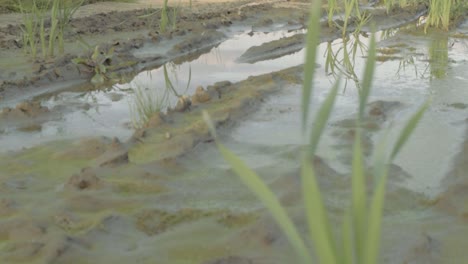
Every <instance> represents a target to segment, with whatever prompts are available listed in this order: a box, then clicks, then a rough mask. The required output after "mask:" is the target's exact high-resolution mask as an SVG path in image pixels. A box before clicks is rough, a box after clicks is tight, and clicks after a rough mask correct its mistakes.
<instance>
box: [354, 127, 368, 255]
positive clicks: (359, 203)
mask: <svg viewBox="0 0 468 264" xmlns="http://www.w3.org/2000/svg"><path fill="white" fill-rule="evenodd" d="M352 166H353V169H352V170H353V173H352V180H351V185H352V191H353V192H352V217H353V228H354V239H355V240H354V241H355V243H354V245H355V247H356V251H355V252H356V259H357V263H362V259H363V251H364V239H365V230H366V215H367V214H366V197H367V194H366V178H365V174H364V158H363V150H362V143H361V130H360V128H357V129H356V136H355V140H354V147H353V161H352Z"/></svg>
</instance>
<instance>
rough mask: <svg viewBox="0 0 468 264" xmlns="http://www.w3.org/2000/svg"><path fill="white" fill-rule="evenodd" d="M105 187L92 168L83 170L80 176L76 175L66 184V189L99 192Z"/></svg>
mask: <svg viewBox="0 0 468 264" xmlns="http://www.w3.org/2000/svg"><path fill="white" fill-rule="evenodd" d="M102 187H103V182H102V181H101V180H100V179H99V178H98V177H97V176H96V174H95V173H94V172H93V171H92V169H91V168H83V169H81V172H80V173H79V174H74V175H72V176H71V177H70V179H69V180H68V182H67V183H66V184H65V189H68V190H70V189H74V190H80V191H82V190H97V189H100V188H102Z"/></svg>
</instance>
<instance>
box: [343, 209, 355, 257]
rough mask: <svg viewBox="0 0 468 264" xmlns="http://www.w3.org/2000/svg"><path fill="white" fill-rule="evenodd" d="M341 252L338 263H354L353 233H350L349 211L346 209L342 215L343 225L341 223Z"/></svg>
mask: <svg viewBox="0 0 468 264" xmlns="http://www.w3.org/2000/svg"><path fill="white" fill-rule="evenodd" d="M341 234H342V239H341V240H342V243H343V247H342V252H341V256H340V257H341V259H340V263H342V264H353V263H354V255H353V235H352V221H351V213H350V211H349V209H348V210H346V212H345V215H344V217H343V225H342V231H341Z"/></svg>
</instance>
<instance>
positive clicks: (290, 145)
mask: <svg viewBox="0 0 468 264" xmlns="http://www.w3.org/2000/svg"><path fill="white" fill-rule="evenodd" d="M464 29H465V27H464V26H462V27H461V28H460V30H461V31H463V30H464ZM297 33H303V32H301V31H294V32H287V31H278V32H270V33H260V32H250V31H245V32H242V33H239V34H235V35H234V36H233V37H232V38H230V39H229V40H227V41H225V42H223V43H221V44H220V45H219V46H217V47H215V48H213V49H212V50H211V51H210V52H209V53H207V54H203V55H201V56H200V57H198V58H197V59H196V60H193V61H191V62H184V63H182V64H176V63H170V64H167V65H166V69H167V70H168V73H169V77H170V78H171V80H172V82H173V83H174V85H175V87H176V88H177V92H178V93H181V94H193V93H194V92H195V89H196V87H197V86H199V85H201V86H204V87H206V86H208V85H212V84H213V83H216V82H220V81H230V82H237V81H241V80H244V79H246V78H247V77H248V76H255V75H260V74H263V73H269V72H272V71H278V70H281V69H284V68H288V67H292V66H295V65H298V64H300V63H301V62H302V58H303V56H304V54H303V51H301V52H298V53H294V54H290V55H287V56H283V57H280V58H277V59H274V60H268V61H260V62H256V63H253V64H247V63H237V62H236V60H237V58H239V57H240V56H241V55H242V54H243V53H244V52H245V51H246V50H247V49H248V48H249V47H251V46H254V45H260V44H262V43H265V42H269V41H272V40H276V39H279V38H281V37H285V36H290V35H292V34H297ZM384 33H385V32H384ZM356 40H357V39H354V40H353V39H351V40H350V41H351V42H349V43H348V45H351V44H352V41H356ZM359 40H361V41H362V42H363V43H364V44H365V43H366V42H367V38H364V37H360V39H359ZM350 43H351V44H350ZM330 44H331V45H330V46H329V45H328V43H323V44H321V45H320V47H319V61H318V64H319V66H318V70H317V79H316V86H317V88H316V92H315V93H316V94H315V97H314V98H315V99H314V100H313V101H312V102H311V107H312V108H313V109H314V108H316V106H317V105H318V103H319V102H321V101H322V100H323V98H324V97H325V96H326V94H327V92H328V89H329V87H330V86H331V83H332V82H333V79H334V78H333V74H330V73H326V72H325V65H326V59H325V54H327V51H328V52H334V53H339V52H340V50H343V40H336V41H334V42H332V43H330ZM379 46H380V53H379V56H381V59H382V61H381V62H379V63H378V64H377V69H376V76H375V79H374V90H373V93H372V94H371V99H370V102H371V103H370V105H369V109H370V112H369V113H368V114H367V118H368V123H367V124H369V126H368V129H367V130H366V133H365V136H366V140H365V143H366V146H367V148H368V149H369V150H370V149H372V148H373V146H374V145H375V142H377V141H378V140H379V139H380V138H382V137H383V136H384V135H387V139H388V140H389V141H390V142H391V141H392V140H394V139H395V135H396V131H399V129H400V128H401V127H402V124H403V122H404V120H406V119H407V118H408V117H409V116H410V114H411V113H412V112H414V111H415V110H416V109H417V108H418V106H419V105H421V104H422V103H423V102H425V101H426V100H427V99H428V98H430V99H431V107H430V108H429V110H428V111H427V113H426V115H425V117H424V119H423V120H422V122H421V124H420V125H419V127H418V129H417V130H416V133H415V134H414V135H413V136H412V139H411V140H410V142H409V144H408V145H407V146H406V147H405V149H404V150H403V153H402V154H401V156H400V157H399V159H398V160H397V162H396V164H395V165H394V166H393V167H392V169H391V176H392V177H390V182H389V190H388V197H389V198H388V199H387V206H386V215H387V216H388V217H387V218H386V220H385V222H384V247H383V248H384V249H385V250H383V254H382V255H383V257H382V258H383V263H395V262H397V263H401V262H405V261H406V262H409V263H441V262H440V261H439V260H441V259H446V257H447V256H451V257H453V258H454V259H455V262H454V263H463V260H466V256H465V255H464V254H463V252H462V250H461V245H460V244H462V243H460V242H463V241H464V238H465V237H466V236H462V235H457V234H467V233H468V230H467V229H468V228H467V227H466V224H463V222H462V221H460V219H459V218H457V217H456V216H454V214H452V213H446V212H445V211H435V210H433V209H432V207H430V205H431V203H433V200H431V199H432V198H433V197H434V196H436V195H438V194H440V192H441V191H443V189H441V188H440V186H441V185H440V181H441V180H442V179H444V178H445V177H446V176H447V175H448V173H449V172H450V171H451V170H453V169H454V168H453V166H454V165H453V160H454V159H455V157H456V155H457V154H458V153H459V152H460V151H461V148H462V143H463V141H465V140H467V136H466V132H465V130H466V116H467V114H468V107H467V105H468V99H467V98H468V94H467V90H466V87H467V86H468V79H467V78H466V72H467V71H468V63H467V61H468V57H467V54H468V44H467V42H466V40H464V39H458V38H452V37H448V36H446V35H433V36H425V37H420V36H415V35H412V34H411V33H406V32H405V31H401V32H392V34H391V36H390V37H388V34H383V33H382V34H381V36H380V39H379ZM330 47H331V50H330V49H329V48H330ZM327 49H328V50H327ZM390 50H391V52H390ZM144 52H147V51H144ZM389 53H392V54H391V55H392V56H393V57H390V56H389ZM142 54H143V53H142ZM322 55H323V56H322ZM363 56H364V54H363V53H360V52H359V53H357V54H356V60H355V61H354V71H355V73H356V75H357V76H360V75H361V72H362V69H363V65H364V62H365V59H364V58H363ZM337 66H338V67H339V66H340V65H337ZM348 74H349V72H348ZM189 75H191V81H190V85H189V88H188V89H187V90H186V89H185V87H186V83H187V81H188V76H189ZM135 87H143V89H144V90H150V89H158V90H159V89H164V87H166V83H165V81H164V75H163V69H162V68H158V69H154V70H149V71H145V72H142V73H140V74H139V75H137V76H136V77H135V78H134V79H133V80H132V81H131V82H129V83H128V84H122V85H115V86H113V87H109V88H104V89H101V90H93V91H87V90H86V89H85V88H79V89H82V90H79V89H78V91H76V90H75V91H67V92H62V93H58V94H56V95H53V96H50V97H44V98H43V99H41V102H42V105H43V106H47V107H48V108H49V109H50V113H49V114H50V120H46V121H45V122H42V123H41V125H40V129H39V128H37V129H36V130H33V131H32V132H31V131H30V132H28V131H17V130H15V129H11V130H10V129H4V133H3V134H0V144H1V145H2V151H5V150H18V149H20V148H22V147H32V146H34V145H38V144H42V143H44V142H49V143H48V144H44V145H40V146H39V147H36V148H32V149H30V150H26V151H22V152H18V153H15V154H13V153H12V154H11V156H10V158H11V161H8V160H2V164H1V165H2V166H1V167H0V168H1V169H0V180H1V185H0V191H1V194H0V198H1V200H0V202H1V203H0V212H1V214H0V215H2V216H4V217H0V250H1V252H2V254H1V255H2V257H4V259H5V260H8V261H9V262H12V263H15V262H21V261H23V262H24V261H29V262H30V263H32V262H34V261H36V263H43V262H44V260H45V262H54V263H71V262H73V261H75V260H77V259H79V260H80V261H82V263H109V262H114V263H128V262H130V261H134V262H135V261H136V262H138V263H155V260H157V263H292V262H294V259H293V258H292V255H291V252H290V251H289V250H288V247H287V242H286V240H285V239H284V238H283V237H282V236H281V235H280V233H279V232H278V230H277V228H276V227H275V225H274V224H273V223H272V220H271V219H270V218H269V217H268V216H266V214H265V213H264V212H263V211H262V206H261V204H260V203H259V202H258V201H257V200H256V199H255V197H253V196H252V194H251V193H250V192H249V190H247V189H246V188H245V187H243V186H242V185H241V184H240V182H239V181H238V179H237V178H236V177H235V176H234V175H233V173H232V172H231V171H230V168H229V167H228V166H227V165H226V164H225V163H224V162H223V160H222V159H221V158H220V155H219V153H218V152H217V150H216V148H215V147H214V146H213V144H212V143H210V142H202V143H200V144H197V145H196V146H195V147H194V149H193V150H191V151H189V152H188V153H186V154H185V155H183V156H182V157H179V158H177V159H169V160H165V161H164V162H160V163H157V164H154V163H145V164H143V165H135V164H132V163H131V162H130V163H123V165H120V167H118V169H113V168H112V167H107V166H97V167H96V166H95V165H96V164H94V161H93V160H92V159H93V158H94V157H99V155H102V154H103V153H106V151H108V150H109V149H110V150H112V149H119V148H121V144H120V143H119V142H117V141H112V140H111V139H109V138H112V137H117V138H120V141H125V140H126V138H128V137H130V135H131V134H132V133H133V131H134V129H133V128H132V127H131V126H132V115H131V111H130V105H131V103H132V100H133V96H134V88H135ZM357 96H358V94H357V88H356V85H355V84H354V83H353V81H352V80H351V79H349V80H348V81H347V85H346V87H345V86H343V87H342V89H341V92H340V96H339V98H338V101H337V104H336V105H337V106H336V109H335V111H334V115H333V119H332V120H331V122H330V124H329V127H328V128H327V133H326V135H325V137H324V140H323V141H322V142H321V145H320V149H319V156H320V157H321V158H317V160H316V161H315V162H316V164H317V167H318V168H319V169H320V172H321V176H323V177H321V178H320V184H321V185H322V186H323V187H324V188H325V189H326V194H325V196H326V201H327V204H328V206H329V207H330V208H332V209H333V212H339V211H340V210H342V208H343V206H344V205H345V204H346V201H347V199H348V195H349V192H348V191H347V189H348V187H349V184H348V181H347V180H348V179H349V178H348V171H349V160H350V151H349V150H350V146H351V143H352V141H351V139H352V137H350V136H349V135H350V134H352V129H353V127H352V126H353V120H352V118H353V116H354V114H355V109H356V105H357V101H358V98H357ZM299 97H300V84H297V83H296V84H295V83H293V82H289V83H287V84H286V85H284V87H282V89H280V90H279V91H278V92H276V93H274V94H272V95H270V96H268V97H266V98H264V99H262V101H263V103H262V104H261V106H259V108H258V109H256V111H255V112H254V113H252V114H250V115H249V116H248V117H247V118H241V119H240V122H239V123H238V124H236V126H234V127H232V128H225V129H222V130H221V131H220V133H221V134H220V136H221V139H222V141H223V142H224V143H225V144H226V145H227V146H228V147H229V148H231V149H232V150H233V151H235V152H236V153H238V154H239V155H240V156H242V157H243V158H244V159H245V160H247V161H248V163H249V165H251V166H252V167H253V168H255V169H256V170H257V171H258V172H259V173H260V174H261V175H262V177H263V178H264V179H265V180H266V181H267V182H268V183H269V185H270V186H272V188H273V189H274V190H275V192H276V193H277V194H278V196H279V198H280V199H281V201H282V202H283V203H284V204H285V205H287V206H288V207H289V208H291V211H292V214H293V216H294V217H296V218H298V219H300V216H301V214H300V213H298V211H297V210H295V209H297V204H298V203H299V201H300V197H299V196H298V194H297V189H298V188H300V187H299V184H300V183H299V179H298V175H299V174H298V172H299V164H298V159H297V153H298V150H299V149H300V148H301V147H302V145H301V142H302V140H301V137H300V120H299V111H300V109H299ZM176 99H177V97H176V96H171V97H170V99H169V102H168V106H171V105H173V104H174V103H175V101H176ZM54 109H56V110H57V111H56V112H60V115H54V113H55V112H54ZM60 109H63V111H59V110H60ZM387 131H388V132H387ZM99 135H104V136H107V137H108V138H107V139H102V138H101V139H90V141H88V142H85V141H83V140H82V141H79V142H78V143H76V144H74V145H71V147H70V143H66V142H65V143H64V142H61V141H58V140H57V139H80V138H84V137H87V136H99ZM80 142H81V143H80ZM428 142H429V143H428ZM4 146H5V149H3V147H4ZM90 146H91V147H90ZM369 155H370V154H369ZM4 157H7V156H4ZM90 159H91V161H90ZM86 167H89V168H86ZM82 168H85V169H82ZM444 199H445V198H442V200H443V201H445V200H444ZM464 201H465V202H466V200H461V201H458V202H464ZM462 210H466V208H465V209H462ZM449 212H451V211H449ZM462 213H463V212H462ZM332 217H335V215H333V216H332ZM462 220H463V218H462ZM465 220H466V216H465ZM298 221H299V222H300V220H298ZM447 226H450V228H447ZM31 236H33V237H34V240H33V241H32V242H31V241H30V240H28V239H26V238H27V237H31ZM395 241H403V242H404V243H403V242H402V243H400V242H399V243H395ZM115 250H119V251H120V252H124V253H122V254H114V253H113V252H115ZM459 260H460V261H459ZM75 263H76V262H75Z"/></svg>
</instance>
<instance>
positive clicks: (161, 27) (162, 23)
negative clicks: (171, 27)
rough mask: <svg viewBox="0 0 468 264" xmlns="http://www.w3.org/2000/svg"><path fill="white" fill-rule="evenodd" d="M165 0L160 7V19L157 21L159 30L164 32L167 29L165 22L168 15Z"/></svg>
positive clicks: (167, 20) (166, 0)
mask: <svg viewBox="0 0 468 264" xmlns="http://www.w3.org/2000/svg"><path fill="white" fill-rule="evenodd" d="M167 2H168V0H164V3H163V7H162V9H161V20H160V21H159V30H160V31H161V32H162V33H164V32H166V29H167V23H169V17H168V15H167Z"/></svg>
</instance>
